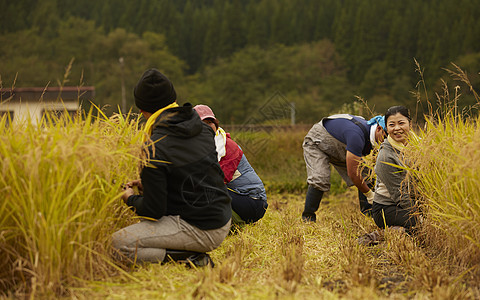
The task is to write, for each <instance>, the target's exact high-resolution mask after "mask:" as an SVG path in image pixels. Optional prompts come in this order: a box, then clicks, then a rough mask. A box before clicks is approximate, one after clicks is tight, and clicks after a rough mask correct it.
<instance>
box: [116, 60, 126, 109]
mask: <svg viewBox="0 0 480 300" xmlns="http://www.w3.org/2000/svg"><path fill="white" fill-rule="evenodd" d="M118 62H119V63H120V70H121V79H122V113H123V114H124V113H126V112H127V98H126V97H125V78H124V75H123V73H124V72H123V69H124V65H125V64H124V61H123V57H120V58H119V59H118Z"/></svg>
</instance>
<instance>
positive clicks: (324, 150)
mask: <svg viewBox="0 0 480 300" xmlns="http://www.w3.org/2000/svg"><path fill="white" fill-rule="evenodd" d="M303 157H304V159H305V164H306V166H307V183H308V185H311V186H313V187H314V188H315V189H317V190H319V191H323V192H327V191H329V190H330V164H332V165H333V166H334V167H335V169H336V170H337V172H338V173H339V174H340V176H341V177H342V178H343V180H344V181H345V182H346V183H347V186H352V185H353V182H352V180H351V179H350V177H348V173H347V162H346V157H347V146H346V145H345V144H343V143H342V142H340V141H338V140H337V139H336V138H334V137H333V136H332V135H330V133H328V131H327V130H326V129H325V127H323V124H322V122H321V121H320V122H318V123H317V124H315V125H313V127H312V128H311V129H310V131H309V132H308V133H307V135H306V136H305V139H304V140H303Z"/></svg>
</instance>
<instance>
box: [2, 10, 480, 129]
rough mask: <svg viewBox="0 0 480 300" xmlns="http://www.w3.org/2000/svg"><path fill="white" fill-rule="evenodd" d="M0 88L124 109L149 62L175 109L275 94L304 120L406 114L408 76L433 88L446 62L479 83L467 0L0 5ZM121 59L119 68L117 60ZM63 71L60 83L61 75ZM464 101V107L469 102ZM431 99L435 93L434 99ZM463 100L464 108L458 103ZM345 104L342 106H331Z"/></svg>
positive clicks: (233, 112) (479, 48)
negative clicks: (33, 89) (61, 90)
mask: <svg viewBox="0 0 480 300" xmlns="http://www.w3.org/2000/svg"><path fill="white" fill-rule="evenodd" d="M0 6H1V7H2V11H3V14H2V18H0V76H1V83H2V86H3V87H10V86H12V85H15V86H17V87H21V86H46V85H50V86H55V85H58V84H65V85H78V84H80V83H81V84H84V85H94V86H95V88H96V95H97V96H96V99H95V102H97V103H98V104H100V105H102V106H103V105H110V106H111V107H116V106H117V105H119V104H120V102H121V82H122V80H123V81H124V82H125V87H126V90H127V96H128V97H127V100H128V104H129V106H131V105H133V97H132V93H131V91H132V89H133V86H134V85H135V83H136V81H137V80H138V78H139V77H140V75H141V74H142V72H143V71H144V70H145V69H146V68H149V67H156V68H158V69H160V70H161V71H162V72H164V73H165V74H166V75H167V76H168V77H169V78H171V80H172V81H173V82H174V84H175V86H176V88H177V90H178V95H179V98H180V102H186V101H188V102H192V103H194V104H197V103H205V104H210V105H212V106H213V107H214V110H215V112H217V114H218V115H219V117H220V118H221V121H222V120H223V121H224V122H228V123H242V122H245V121H246V120H247V118H248V117H249V116H251V114H252V113H253V112H255V111H256V110H257V109H258V107H259V106H261V105H262V104H263V103H265V102H266V101H268V99H269V98H270V97H271V96H272V95H275V94H276V93H278V92H280V93H281V95H283V97H284V98H285V99H286V100H287V101H288V102H293V103H295V107H296V111H297V121H298V122H302V123H311V122H314V121H316V120H318V119H319V118H321V117H322V116H324V115H326V114H328V113H331V112H338V111H339V110H340V109H341V108H342V107H343V108H345V107H346V106H345V105H347V106H348V105H349V104H351V103H352V102H353V101H354V100H355V95H358V96H360V97H362V98H363V99H365V100H367V102H368V104H369V105H370V106H372V107H373V106H374V107H375V110H377V111H379V112H382V111H383V110H384V109H385V108H386V107H388V106H390V105H391V104H405V105H408V106H410V107H411V108H412V109H414V108H415V105H416V99H415V98H414V97H412V95H411V93H410V91H412V90H415V89H416V83H417V82H418V81H419V76H418V73H417V72H415V64H414V59H416V60H417V61H418V62H419V63H420V65H421V67H422V68H423V69H424V70H425V73H424V76H425V80H426V83H427V85H428V86H429V87H430V88H432V89H435V88H440V84H439V79H440V78H441V77H444V78H445V80H447V78H448V74H447V73H446V72H445V71H444V70H443V68H448V67H450V63H451V62H455V63H456V64H458V65H459V66H460V67H462V68H463V69H465V70H466V71H467V72H468V74H469V76H470V77H471V80H472V82H473V83H474V85H476V86H477V87H478V85H479V84H480V76H479V72H480V38H479V37H480V22H479V20H480V5H479V3H478V0H458V1H452V0H425V1H418V0H402V1H385V0H229V1H226V0H158V1H152V0H137V1H131V0H103V1H98V0H96V1H94V0H82V1H73V0H42V1H34V0H16V1H8V0H0ZM120 58H123V63H120ZM69 63H71V70H70V74H69V75H68V79H67V81H65V80H64V74H65V69H66V68H67V67H68V66H69ZM461 91H462V93H464V94H467V96H466V97H465V98H464V99H465V100H464V103H463V105H469V104H473V99H472V98H471V97H468V92H469V91H468V89H466V88H462V90H461ZM433 98H434V97H433ZM470 100H471V102H469V101H470ZM342 105H344V106H342Z"/></svg>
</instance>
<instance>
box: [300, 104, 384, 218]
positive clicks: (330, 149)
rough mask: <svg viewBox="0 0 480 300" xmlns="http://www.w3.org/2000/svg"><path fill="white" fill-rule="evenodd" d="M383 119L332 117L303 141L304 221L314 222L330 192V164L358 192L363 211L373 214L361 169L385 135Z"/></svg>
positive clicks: (367, 188) (320, 124) (371, 193)
mask: <svg viewBox="0 0 480 300" xmlns="http://www.w3.org/2000/svg"><path fill="white" fill-rule="evenodd" d="M384 127H385V123H384V120H383V117H382V116H376V117H374V118H372V119H370V120H369V121H368V122H367V121H366V120H365V119H363V118H362V117H360V116H353V115H348V114H338V115H332V116H329V117H327V118H323V119H322V120H321V121H320V122H318V123H317V124H315V125H313V127H312V128H311V129H310V131H309V132H308V133H307V135H306V136H305V139H304V141H303V156H304V159H305V164H306V167H307V183H308V189H307V195H306V199H305V208H304V210H303V213H302V219H303V220H304V221H306V222H309V221H311V222H315V221H316V215H315V212H316V211H317V210H318V207H319V205H320V201H321V200H322V197H323V194H324V193H325V192H327V191H329V190H330V165H333V166H334V167H335V169H336V170H337V172H338V173H339V174H340V176H341V177H342V178H343V180H344V181H345V182H346V183H347V185H348V186H352V185H355V186H356V187H357V189H358V195H359V202H360V211H361V212H362V213H364V214H366V215H370V213H371V206H372V205H371V204H370V203H371V202H372V200H373V192H372V190H371V189H370V187H369V186H368V185H367V182H366V181H365V180H364V178H363V176H362V174H360V173H359V172H358V166H359V163H360V160H361V157H362V156H365V155H368V154H369V153H370V152H371V151H372V149H373V145H374V144H375V143H381V142H382V141H383V139H384V135H385V128H384Z"/></svg>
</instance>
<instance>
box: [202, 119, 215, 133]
mask: <svg viewBox="0 0 480 300" xmlns="http://www.w3.org/2000/svg"><path fill="white" fill-rule="evenodd" d="M203 122H204V123H207V124H208V126H210V127H211V128H212V129H213V132H216V131H217V126H215V122H214V121H213V120H212V119H210V118H207V119H204V120H203Z"/></svg>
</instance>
